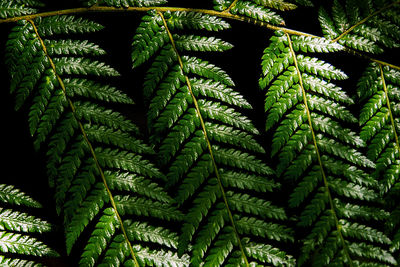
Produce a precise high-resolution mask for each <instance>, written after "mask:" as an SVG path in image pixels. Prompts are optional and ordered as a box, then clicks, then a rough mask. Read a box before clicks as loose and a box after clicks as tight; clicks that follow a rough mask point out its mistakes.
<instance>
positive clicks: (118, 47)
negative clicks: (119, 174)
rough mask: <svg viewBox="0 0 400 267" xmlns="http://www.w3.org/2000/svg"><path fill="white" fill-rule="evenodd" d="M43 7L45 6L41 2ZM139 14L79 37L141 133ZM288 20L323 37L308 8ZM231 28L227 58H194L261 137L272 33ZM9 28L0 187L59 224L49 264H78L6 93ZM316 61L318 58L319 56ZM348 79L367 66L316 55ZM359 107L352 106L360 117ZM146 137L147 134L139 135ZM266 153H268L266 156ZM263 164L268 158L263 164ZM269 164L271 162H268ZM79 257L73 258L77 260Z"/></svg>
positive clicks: (23, 115) (2, 31)
mask: <svg viewBox="0 0 400 267" xmlns="http://www.w3.org/2000/svg"><path fill="white" fill-rule="evenodd" d="M43 2H46V1H43ZM47 2H48V3H47V8H48V9H49V10H53V9H64V8H71V7H76V6H79V4H78V3H74V2H72V1H54V0H53V1H51V0H48V1H47ZM169 6H180V7H198V8H207V9H212V0H197V1H195V0H191V1H189V0H181V1H179V0H176V1H174V0H170V1H169ZM142 15H143V14H142V13H133V12H132V13H128V12H126V13H120V12H119V13H98V14H84V15H82V16H84V17H86V18H91V19H94V20H95V21H97V22H99V23H101V24H103V25H104V26H105V29H104V30H103V31H101V32H100V33H96V34H90V35H88V36H84V37H83V38H88V39H89V40H91V41H93V42H96V43H97V44H99V45H100V46H101V47H102V48H104V49H105V50H106V51H107V53H108V56H107V57H106V58H105V60H106V62H107V63H108V64H110V65H111V66H113V67H114V68H116V69H117V70H118V71H119V72H120V73H121V75H122V76H121V77H120V78H118V79H116V80H112V81H111V82H112V83H113V84H114V85H117V86H118V87H119V88H120V89H121V90H123V91H124V92H125V93H127V94H128V95H130V96H131V97H132V98H133V99H134V101H135V103H136V104H135V106H129V107H122V109H123V112H124V113H125V115H126V116H128V117H129V118H130V119H132V120H133V121H134V122H135V123H137V124H138V125H139V126H140V127H141V128H142V129H144V128H145V121H146V118H145V116H146V106H145V104H144V103H143V99H142V94H141V88H142V83H143V74H144V71H145V67H142V68H139V69H135V70H132V68H131V60H130V51H131V42H132V37H133V35H134V33H135V30H136V27H137V26H138V24H139V23H140V17H141V16H142ZM281 15H282V17H283V18H284V19H285V21H286V26H287V27H288V28H291V29H295V30H300V31H303V32H307V33H311V34H315V35H318V36H322V33H321V30H320V27H319V24H318V17H317V16H318V13H317V12H316V11H315V9H311V8H302V7H300V8H298V9H297V10H294V11H290V12H286V13H285V14H283V13H281ZM228 22H229V23H230V24H231V26H232V28H231V29H229V30H226V31H224V32H220V33H216V34H215V35H216V36H217V37H219V38H221V39H223V40H225V41H228V42H230V43H232V44H233V45H234V48H233V49H232V50H230V51H228V52H225V53H210V54H209V53H207V54H199V55H198V57H201V58H203V59H206V60H209V61H210V62H211V63H213V64H215V65H217V66H219V67H221V68H222V69H224V70H225V71H227V73H228V74H229V75H230V76H231V77H232V78H233V80H234V82H235V83H236V89H237V90H238V91H240V92H241V93H242V94H243V95H244V96H245V98H246V99H247V100H248V101H249V102H250V104H252V105H253V107H254V109H253V110H252V111H248V112H246V115H247V116H248V117H249V118H250V119H251V120H252V121H253V122H254V124H255V125H256V127H257V128H258V129H259V130H260V132H261V133H263V132H264V131H263V129H264V118H265V117H264V111H263V104H264V93H263V92H261V90H260V89H259V88H258V79H259V77H260V72H261V67H260V63H261V57H262V52H263V49H264V48H265V47H266V46H267V45H268V39H269V38H270V37H271V36H272V34H273V32H272V31H271V30H268V29H266V28H261V27H259V26H256V25H252V24H248V23H245V22H238V21H228ZM12 26H13V25H12V24H0V40H1V41H0V47H1V49H0V51H1V59H2V60H1V62H0V74H1V79H0V84H1V88H0V93H1V95H0V96H1V104H0V109H1V113H0V114H1V123H0V125H1V133H2V138H1V140H2V145H1V155H2V157H3V158H2V160H1V183H5V184H13V185H16V186H17V187H19V188H20V189H21V190H22V191H24V192H26V193H28V194H29V195H31V196H32V197H33V198H35V199H36V200H38V201H39V202H41V203H42V204H43V206H44V209H43V210H42V211H36V212H35V214H37V215H38V216H41V217H43V218H45V219H47V220H48V221H50V222H52V223H54V224H55V225H58V229H56V231H55V232H54V233H52V234H49V235H48V236H47V237H46V240H45V242H46V243H48V244H49V245H50V246H52V247H54V248H56V250H57V251H58V252H59V253H60V254H62V256H63V258H61V259H58V260H55V261H50V262H47V264H49V265H51V266H73V265H74V264H73V263H74V262H76V260H77V259H76V258H75V259H74V256H73V257H72V259H71V258H69V259H68V258H67V257H66V256H65V251H64V238H63V230H62V226H61V225H62V220H61V219H60V218H58V217H57V215H56V212H55V205H54V201H53V195H54V194H53V191H52V189H50V188H49V186H48V181H47V178H46V170H45V161H44V155H43V152H41V151H39V152H36V151H35V150H34V149H33V144H32V138H31V137H30V134H29V130H28V123H27V110H26V109H22V110H20V111H15V109H14V103H15V98H14V96H13V95H11V94H10V93H9V78H8V75H7V68H6V66H5V65H4V47H5V43H6V40H7V35H8V33H9V31H10V29H11V27H12ZM317 56H318V55H317ZM318 57H320V58H321V59H324V60H326V61H328V62H330V63H332V64H333V65H335V66H337V67H338V68H340V69H342V70H343V71H345V72H346V73H347V74H349V75H351V77H352V78H351V79H349V80H348V81H344V82H340V83H339V85H340V86H342V87H343V88H344V89H345V90H346V91H347V92H348V93H349V94H350V95H352V96H354V95H355V86H356V81H357V79H358V78H359V77H360V75H361V73H362V70H363V69H364V67H365V65H366V63H367V62H366V61H365V60H363V59H359V58H357V57H354V56H350V55H348V54H344V53H335V54H334V55H321V56H318ZM379 58H382V59H384V60H387V61H389V62H391V63H392V64H395V65H398V64H399V60H398V59H399V57H398V56H394V53H393V51H390V52H389V53H387V55H380V56H379ZM358 109H359V106H355V107H353V111H354V112H356V113H357V112H358V111H359V110H358ZM143 132H144V133H145V131H143ZM269 137H270V136H269V135H268V133H263V134H262V135H261V136H260V137H259V141H260V143H262V145H263V146H264V147H265V148H266V150H267V151H268V146H269V140H270V138H269ZM267 153H268V152H267ZM266 160H267V161H268V160H269V159H266ZM269 164H270V165H273V162H269ZM76 256H77V255H76Z"/></svg>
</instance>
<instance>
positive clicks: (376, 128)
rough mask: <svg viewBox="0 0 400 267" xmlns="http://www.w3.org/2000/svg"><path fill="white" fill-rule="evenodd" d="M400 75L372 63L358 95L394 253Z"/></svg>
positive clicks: (364, 133) (396, 246) (362, 121)
mask: <svg viewBox="0 0 400 267" xmlns="http://www.w3.org/2000/svg"><path fill="white" fill-rule="evenodd" d="M398 77H399V72H398V71H396V70H392V69H390V68H388V67H383V66H381V65H377V64H374V63H371V64H370V65H369V66H368V68H367V69H366V71H365V72H364V74H363V76H362V77H361V79H360V80H359V83H358V94H359V96H360V99H361V100H362V101H363V102H364V106H363V108H362V109H361V114H360V124H361V127H362V128H361V137H362V138H363V139H364V140H365V141H366V142H367V144H368V150H367V155H368V157H369V158H370V159H371V160H373V161H374V162H376V165H377V166H376V171H375V172H373V174H372V175H373V177H374V178H375V179H376V180H378V181H379V182H380V185H381V193H382V194H383V196H385V200H386V203H387V204H388V207H389V209H390V210H391V215H390V217H389V218H388V220H387V223H386V226H387V232H388V234H389V236H390V237H393V243H392V244H391V251H392V252H394V251H398V249H399V246H398V244H399V241H398V240H399V239H398V233H399V225H400V224H399V222H398V221H397V219H395V218H396V216H397V210H398V208H397V204H396V203H397V200H396V199H397V196H398V190H397V187H398V183H399V169H400V168H399V166H400V165H399V164H400V160H399V141H398V129H399V128H398V115H399V114H398V112H396V105H397V103H398V101H399V98H398V96H397V94H396V92H397V91H398V87H399V84H400V83H399V79H398Z"/></svg>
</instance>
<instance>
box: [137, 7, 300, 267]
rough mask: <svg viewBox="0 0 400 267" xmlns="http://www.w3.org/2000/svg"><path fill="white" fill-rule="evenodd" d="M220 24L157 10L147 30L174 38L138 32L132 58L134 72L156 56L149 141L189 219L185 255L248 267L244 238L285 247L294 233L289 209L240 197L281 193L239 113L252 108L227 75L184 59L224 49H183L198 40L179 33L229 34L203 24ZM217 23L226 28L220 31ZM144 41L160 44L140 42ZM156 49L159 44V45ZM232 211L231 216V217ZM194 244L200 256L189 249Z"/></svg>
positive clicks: (149, 83) (182, 240) (149, 87)
mask: <svg viewBox="0 0 400 267" xmlns="http://www.w3.org/2000/svg"><path fill="white" fill-rule="evenodd" d="M194 18H195V19H194ZM160 20H161V21H162V22H163V24H160V23H159V22H158V21H160ZM215 20H217V19H216V18H214V17H210V16H203V15H200V14H196V13H181V12H176V13H164V14H161V13H155V12H153V13H152V12H150V13H149V14H148V15H146V16H145V17H144V18H143V21H142V23H141V25H143V24H144V23H146V22H147V21H153V22H155V21H157V22H158V23H157V26H156V28H157V29H158V30H159V32H158V33H157V34H158V35H159V36H167V37H168V40H166V41H165V40H164V39H163V42H162V43H160V42H157V39H158V37H157V35H152V30H150V29H148V30H147V32H143V31H144V28H143V27H141V26H139V28H138V30H137V35H136V36H135V37H134V39H135V40H141V41H140V42H141V43H140V44H139V42H136V43H135V42H134V43H133V53H132V55H133V57H132V59H133V65H134V67H136V66H137V65H138V64H136V62H138V61H137V56H136V55H142V54H144V55H154V58H155V60H154V61H153V62H152V65H151V66H150V68H149V71H148V73H147V75H146V81H145V86H144V88H145V90H146V91H145V95H146V96H147V97H150V110H149V115H148V121H149V127H150V132H151V137H150V138H151V140H153V141H154V142H155V149H156V153H157V155H158V158H159V163H160V165H161V166H162V168H163V169H166V170H167V180H168V183H167V185H168V187H169V188H171V189H172V188H174V198H175V200H176V201H177V203H178V205H179V206H180V207H181V208H182V210H183V211H184V213H185V215H184V223H183V226H182V231H181V233H180V236H179V242H178V251H179V252H180V253H181V254H183V253H184V252H186V251H189V252H190V254H191V258H190V262H191V264H193V265H194V266H198V265H204V266H222V265H223V264H224V262H231V261H232V262H235V261H236V260H238V261H239V262H245V261H247V259H245V257H244V256H243V253H246V249H245V248H243V247H241V243H242V241H241V240H242V236H243V240H247V239H246V238H247V237H248V238H250V239H253V238H254V237H257V236H258V237H262V238H263V237H265V238H266V239H267V240H278V241H279V242H287V241H289V242H291V241H292V240H293V238H292V232H291V230H290V229H289V228H288V227H286V226H284V224H282V221H284V220H285V219H286V215H285V212H284V210H283V209H282V208H279V207H278V206H276V205H274V204H272V203H271V202H270V201H267V200H265V199H263V198H262V197H251V196H250V195H247V194H242V193H240V189H245V190H250V191H259V192H268V191H272V190H273V189H274V188H278V187H279V185H278V184H276V183H274V182H273V181H272V179H266V178H265V177H271V176H272V175H273V171H272V170H271V169H270V168H269V167H268V166H266V165H265V163H263V162H262V161H261V160H259V158H258V154H263V153H265V151H264V149H263V148H262V147H261V146H260V145H259V144H258V143H257V142H256V141H255V139H254V136H255V135H257V134H259V133H258V130H257V129H256V128H255V127H254V126H253V125H252V123H251V122H250V121H249V119H248V118H247V117H245V116H243V115H242V114H241V113H240V111H239V110H240V108H241V109H247V108H250V104H249V103H248V102H247V101H246V100H245V99H244V98H243V97H242V96H240V95H239V94H238V93H237V92H236V91H235V90H234V89H233V86H234V82H233V81H232V79H231V78H230V77H229V76H228V74H227V73H226V72H225V71H224V70H222V69H221V68H219V67H217V66H215V65H213V64H211V63H209V62H207V61H204V60H202V59H200V58H197V57H194V56H186V55H184V53H185V52H186V51H193V50H195V51H209V50H212V51H222V49H218V50H217V49H192V48H191V47H189V48H187V47H185V46H181V45H180V44H179V42H180V41H181V40H185V39H186V38H192V37H191V36H193V35H182V36H184V37H180V36H181V35H178V34H176V33H174V32H173V30H175V29H176V30H182V29H184V30H187V31H189V32H190V31H192V30H201V29H204V30H213V31H215V30H220V29H223V28H228V26H229V25H228V24H226V22H224V21H222V20H219V19H218V24H215V25H213V26H212V27H211V26H205V22H204V21H215ZM177 21H178V22H179V23H177ZM183 22H185V23H183ZM153 25H155V23H154V24H153ZM218 25H224V26H223V27H221V28H216V27H217V26H218ZM143 35H147V36H151V35H152V36H153V38H152V39H149V40H144V39H140V36H143ZM187 36H188V37H187ZM196 38H197V39H201V40H202V41H203V42H208V43H209V44H206V45H205V44H203V46H209V45H213V44H214V40H217V39H215V38H214V37H207V38H206V37H196ZM144 43H147V44H148V46H144ZM155 43H157V46H154V47H153V46H152V45H153V44H155ZM195 44H196V43H195ZM224 44H225V42H224ZM225 47H226V49H227V48H230V47H231V45H225ZM155 51H157V55H155ZM139 61H140V62H142V60H139ZM225 190H229V191H225ZM225 198H226V201H227V202H225V203H224V199H225ZM184 207H189V208H187V209H186V208H184ZM231 212H232V213H234V217H232V218H230V216H229V215H228V214H230V213H231ZM260 218H262V219H260ZM258 226H259V227H258ZM236 228H237V230H235V229H236ZM269 230H273V231H271V232H269ZM236 231H237V232H236ZM239 238H240V240H239ZM267 242H268V241H267ZM191 246H192V247H193V250H188V247H191ZM271 250H273V251H274V252H276V255H279V256H281V258H280V260H281V261H282V262H286V263H287V264H289V265H291V264H293V260H291V259H290V257H287V256H286V254H285V253H284V252H283V250H281V249H279V248H277V247H275V245H274V246H272V245H271ZM247 256H248V257H249V256H251V257H252V260H254V261H256V262H257V261H259V263H261V264H263V263H266V262H270V261H269V260H267V259H262V258H260V257H258V256H257V254H255V255H254V257H253V256H252V255H247ZM274 262H279V260H278V259H276V260H275V261H274Z"/></svg>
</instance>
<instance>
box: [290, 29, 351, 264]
mask: <svg viewBox="0 0 400 267" xmlns="http://www.w3.org/2000/svg"><path fill="white" fill-rule="evenodd" d="M286 36H287V39H288V43H289V49H290V52H291V54H292V56H293V62H294V65H295V68H296V71H297V75H298V77H299V84H300V88H301V93H302V95H303V102H304V107H305V109H306V113H307V120H308V124H309V127H310V131H311V135H312V140H313V145H314V148H315V153H316V155H317V159H318V164H319V166H320V171H321V175H322V179H323V182H324V187H325V192H326V194H327V195H328V199H329V205H330V209H331V212H332V215H333V217H334V218H335V223H336V229H337V231H338V234H339V237H340V239H341V241H342V245H343V248H344V251H345V254H346V258H347V259H348V261H349V264H350V266H351V267H352V266H353V263H352V259H351V258H350V254H349V251H348V247H347V245H346V242H345V240H344V237H343V234H342V231H341V226H340V224H339V220H338V217H337V215H336V212H335V206H334V204H333V199H332V196H331V192H330V189H329V183H328V179H327V177H326V174H325V170H324V167H323V163H322V160H321V155H320V152H319V148H318V144H317V138H316V135H315V132H314V128H313V122H312V119H311V112H310V109H309V107H308V100H307V93H306V90H305V88H304V84H303V79H302V74H301V72H300V69H299V65H298V62H297V57H296V53H295V51H294V49H293V45H292V40H291V39H290V35H289V34H287V33H286Z"/></svg>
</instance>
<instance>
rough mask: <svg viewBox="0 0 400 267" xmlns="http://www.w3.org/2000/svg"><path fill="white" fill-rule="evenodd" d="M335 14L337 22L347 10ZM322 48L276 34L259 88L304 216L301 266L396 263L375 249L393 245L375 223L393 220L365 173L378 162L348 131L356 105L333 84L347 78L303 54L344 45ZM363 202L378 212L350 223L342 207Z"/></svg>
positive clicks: (284, 172) (276, 151) (280, 169)
mask: <svg viewBox="0 0 400 267" xmlns="http://www.w3.org/2000/svg"><path fill="white" fill-rule="evenodd" d="M337 12H338V14H337V17H339V15H340V14H341V13H340V12H339V11H337ZM343 27H345V26H343ZM300 43H301V45H300ZM319 44H320V46H321V47H319V46H316V40H312V39H310V38H308V37H296V36H291V37H290V38H289V35H288V34H283V33H280V32H277V33H276V35H275V36H274V37H272V38H271V44H270V45H269V47H268V48H266V49H265V54H264V56H263V62H262V67H263V76H262V77H261V79H260V86H261V88H262V89H266V90H268V91H267V93H266V102H265V110H266V112H267V121H266V128H267V130H272V129H276V130H275V132H274V133H273V138H272V155H273V156H274V155H277V158H278V163H277V173H278V175H280V176H283V178H284V179H286V180H287V181H288V182H289V183H290V184H293V191H292V193H291V194H290V197H289V207H291V208H293V216H299V217H298V218H299V219H298V222H297V227H298V228H297V229H303V230H301V231H307V233H304V235H301V236H302V237H301V239H302V241H301V244H302V248H301V251H300V255H299V258H298V264H299V265H312V266H327V265H329V264H332V265H335V264H336V262H352V261H354V262H355V260H357V259H358V258H365V259H366V260H368V259H371V258H373V257H375V256H376V258H374V259H375V260H378V261H381V262H382V263H387V262H390V263H393V260H394V259H393V257H392V256H390V260H387V259H384V258H383V257H382V256H380V255H379V254H380V253H381V252H379V253H378V252H377V251H375V249H376V250H378V248H379V246H380V244H382V243H386V244H389V243H390V240H389V238H388V237H387V236H385V235H384V234H383V233H382V232H381V231H379V230H377V229H375V228H374V225H375V224H374V223H373V222H371V221H376V220H379V221H381V222H382V221H384V220H385V219H386V218H387V213H386V212H385V213H383V214H382V212H380V209H377V210H376V207H375V206H376V205H378V206H379V205H381V204H382V201H380V200H379V194H378V190H377V189H378V184H377V182H376V181H374V180H373V179H372V178H370V177H368V174H367V173H366V172H365V171H364V170H365V168H367V169H373V168H375V163H374V162H372V161H371V160H370V159H368V158H366V157H365V156H364V155H363V154H362V153H361V152H359V151H358V149H359V148H361V147H364V146H365V141H366V140H365V139H364V140H363V138H362V135H361V138H360V137H359V136H357V134H356V133H354V132H353V131H351V130H350V129H348V128H345V127H344V126H343V125H346V123H351V124H354V123H356V122H357V119H356V118H355V117H354V115H352V113H350V112H349V111H348V110H347V107H346V106H345V105H349V104H352V103H353V100H351V99H350V98H349V97H348V96H346V94H344V92H343V90H342V89H341V88H339V87H338V86H336V85H334V84H333V83H331V80H333V79H336V80H341V79H345V78H346V77H347V76H346V74H344V73H343V72H342V71H340V70H338V69H336V68H335V67H333V66H331V65H330V64H329V63H326V62H323V61H320V60H319V59H317V58H313V57H309V56H306V55H302V54H301V53H302V52H303V53H310V52H324V53H327V52H330V51H337V50H340V49H342V47H341V46H340V45H338V46H337V45H336V44H332V43H331V42H329V41H326V40H324V41H321V42H319ZM324 46H326V47H325V48H323V47H324ZM294 57H295V58H294ZM300 77H301V78H300ZM328 88H332V89H333V90H329V89H328ZM328 90H329V92H328ZM304 98H305V99H304ZM372 113H373V112H372ZM358 201H361V202H362V203H363V204H362V207H363V208H365V209H366V210H369V211H371V212H372V211H374V215H372V214H371V215H367V214H366V212H365V211H366V210H360V211H359V213H356V211H354V216H355V218H353V217H351V218H349V214H353V213H349V214H346V211H345V210H344V208H343V207H344V206H346V207H349V205H353V203H354V202H356V203H359V202H358ZM360 206H361V205H360ZM294 208H296V210H295V209H294ZM353 209H354V208H353ZM356 214H357V215H356ZM342 216H343V217H342ZM364 216H365V217H364ZM344 218H349V219H352V220H355V221H351V222H349V221H345V220H344ZM365 222H368V224H364V223H365ZM353 227H354V228H353ZM357 228H358V229H359V231H357V230H356V229H357ZM306 229H307V230H306ZM363 229H364V230H363ZM367 229H368V230H367ZM298 231H300V230H298ZM345 231H348V232H346V233H345ZM353 231H354V232H353ZM369 232H371V235H368V233H369ZM364 233H365V235H364ZM353 240H358V241H359V242H362V243H364V242H365V244H366V246H368V248H371V252H368V251H365V253H364V252H363V251H362V249H361V248H359V249H360V250H358V251H356V249H355V248H354V250H352V249H349V248H348V246H352V244H353V243H351V242H353ZM358 241H357V242H358ZM379 249H381V248H379ZM372 251H374V252H372ZM375 252H376V253H375ZM374 253H375V254H374ZM382 253H389V252H388V251H387V250H384V252H382ZM388 255H389V254H388ZM388 257H389V256H388ZM392 259H393V260H392Z"/></svg>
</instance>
